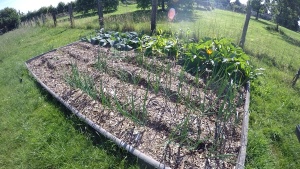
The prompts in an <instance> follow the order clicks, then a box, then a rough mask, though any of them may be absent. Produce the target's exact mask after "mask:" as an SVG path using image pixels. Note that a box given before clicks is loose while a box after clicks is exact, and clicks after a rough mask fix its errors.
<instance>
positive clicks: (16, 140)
mask: <svg viewBox="0 0 300 169" xmlns="http://www.w3.org/2000/svg"><path fill="white" fill-rule="evenodd" d="M87 33H89V32H88V31H83V30H79V29H69V30H67V29H62V28H57V29H47V28H30V29H18V30H15V31H13V32H9V33H7V34H5V35H3V36H1V38H0V46H1V47H0V59H1V63H0V78H1V81H0V117H1V123H0V131H1V132H0V152H1V154H0V168H3V169H4V168H5V169H8V168H137V167H136V166H135V165H136V162H134V160H131V163H129V162H127V160H126V158H127V157H128V158H132V157H131V156H128V155H127V154H126V153H125V152H123V150H120V149H118V148H117V146H115V145H114V144H112V143H110V142H108V141H107V140H105V139H104V138H103V137H100V136H98V135H97V134H96V133H95V132H93V131H92V130H91V129H90V128H89V127H87V126H86V125H85V124H84V123H82V122H81V121H80V120H78V119H77V118H76V117H73V116H72V115H71V113H70V112H69V111H68V110H67V109H65V108H63V106H61V105H60V104H58V103H57V101H55V100H54V99H53V98H52V97H50V96H49V94H47V93H46V92H45V91H44V90H43V89H42V88H41V87H40V86H39V85H38V84H37V83H36V82H35V80H34V79H33V78H32V77H31V76H30V75H29V74H28V71H27V69H26V67H25V65H24V62H25V61H26V60H28V59H29V58H31V57H32V56H36V55H38V54H41V53H43V52H46V51H48V50H50V49H53V48H56V47H59V46H62V45H66V44H68V43H70V42H73V41H76V40H78V38H79V36H80V35H83V34H87ZM20 79H22V82H20Z"/></svg>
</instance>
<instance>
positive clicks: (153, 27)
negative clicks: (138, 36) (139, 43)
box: [151, 0, 157, 35]
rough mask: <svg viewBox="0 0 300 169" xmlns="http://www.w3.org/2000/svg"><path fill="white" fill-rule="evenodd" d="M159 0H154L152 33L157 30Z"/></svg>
mask: <svg viewBox="0 0 300 169" xmlns="http://www.w3.org/2000/svg"><path fill="white" fill-rule="evenodd" d="M156 15H157V0H152V13H151V35H152V34H153V33H154V32H155V30H156Z"/></svg>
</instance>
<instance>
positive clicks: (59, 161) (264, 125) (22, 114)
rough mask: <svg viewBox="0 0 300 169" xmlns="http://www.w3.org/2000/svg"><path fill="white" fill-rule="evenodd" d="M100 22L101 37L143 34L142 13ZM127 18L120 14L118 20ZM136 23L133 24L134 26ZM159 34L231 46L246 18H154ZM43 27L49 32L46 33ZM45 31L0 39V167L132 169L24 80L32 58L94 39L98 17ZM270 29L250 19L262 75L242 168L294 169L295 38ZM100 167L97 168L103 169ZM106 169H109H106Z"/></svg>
mask: <svg viewBox="0 0 300 169" xmlns="http://www.w3.org/2000/svg"><path fill="white" fill-rule="evenodd" d="M117 12H118V15H115V14H116V13H111V14H106V15H105V17H106V23H105V24H106V25H107V29H115V30H119V31H122V30H136V31H144V32H148V31H149V29H150V24H149V23H150V22H149V21H150V18H149V15H148V13H147V12H146V13H144V12H141V11H137V10H135V8H134V6H128V7H125V6H123V7H122V8H120V10H119V11H117ZM123 12H124V13H126V12H130V13H127V14H122V13H123ZM135 16H140V18H139V19H135V18H136V17H135ZM158 18H159V21H158V29H164V30H172V31H174V32H180V29H182V32H183V33H184V34H186V35H189V36H193V37H196V38H202V37H227V38H231V39H232V40H233V41H234V42H236V43H237V42H238V41H239V38H240V36H241V31H242V26H243V23H244V19H245V16H244V15H242V14H237V13H232V12H228V11H223V10H214V11H195V13H194V14H189V13H178V15H177V18H176V19H175V21H174V22H172V23H170V22H167V18H166V14H165V13H161V14H159V17H158ZM47 24H48V25H47ZM47 24H46V26H44V27H27V28H26V27H24V28H22V29H18V30H15V31H13V32H9V33H7V34H4V35H2V36H0V79H5V80H1V81H0V116H1V123H0V130H1V132H0V152H1V154H0V166H1V167H3V168H40V167H41V166H44V168H84V167H85V166H86V167H89V168H93V167H96V168H108V167H109V166H110V167H111V168H118V167H119V168H128V167H132V168H138V167H137V166H136V162H135V161H134V160H132V159H130V160H128V159H126V157H127V154H125V153H124V152H120V150H119V149H117V148H116V147H115V146H114V145H112V144H108V143H107V144H103V143H102V142H103V140H102V138H101V137H98V136H97V135H96V134H94V133H93V132H91V131H90V130H89V129H86V126H85V125H84V124H82V123H80V122H79V121H78V120H77V119H76V118H74V117H73V116H71V115H70V114H68V113H64V112H67V111H66V110H65V109H64V108H62V107H61V106H60V105H59V104H57V103H56V101H53V99H52V98H51V97H49V96H48V95H47V94H46V93H45V92H44V91H43V90H42V89H41V88H40V87H39V86H38V85H37V84H36V83H35V82H34V80H33V79H32V78H31V76H30V75H28V72H27V70H26V68H25V65H24V62H25V61H26V60H27V59H29V58H31V57H33V56H36V55H38V54H41V53H43V52H46V51H49V50H51V49H53V48H56V47H59V46H62V45H65V44H68V43H70V42H73V41H76V40H78V39H79V38H80V37H82V36H86V35H90V34H93V32H94V29H96V28H97V27H98V21H97V16H92V17H87V18H82V19H78V20H75V26H76V28H75V29H69V22H63V23H58V27H57V28H52V26H51V22H50V21H49V23H47ZM272 26H274V24H273V23H271V22H268V21H264V20H259V21H256V20H254V19H251V21H250V25H249V29H248V34H247V38H246V44H245V51H246V52H247V53H248V54H249V55H250V56H251V63H252V64H254V65H255V66H256V67H257V68H260V67H263V68H265V69H266V70H265V72H264V75H263V76H262V77H260V78H259V79H258V80H256V81H254V82H252V83H251V87H252V90H251V105H250V110H251V114H250V129H249V144H248V149H247V161H246V162H247V163H246V167H247V168H299V167H300V162H299V161H298V156H299V154H300V144H299V142H298V140H297V138H296V136H295V134H294V131H295V126H296V125H297V124H299V123H300V116H299V110H300V102H299V100H300V99H299V92H300V84H296V86H295V88H292V87H291V81H292V78H293V76H294V74H295V73H296V71H297V70H298V68H299V67H300V59H299V55H298V53H300V47H299V45H300V36H299V34H298V33H295V32H292V31H289V30H287V29H284V28H281V30H282V32H281V33H278V32H275V31H273V29H272ZM102 166H103V167H102ZM105 166H108V167H105ZM1 167H0V168H1Z"/></svg>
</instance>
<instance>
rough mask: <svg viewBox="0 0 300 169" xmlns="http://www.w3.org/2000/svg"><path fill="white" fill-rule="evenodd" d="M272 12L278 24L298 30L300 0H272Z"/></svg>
mask: <svg viewBox="0 0 300 169" xmlns="http://www.w3.org/2000/svg"><path fill="white" fill-rule="evenodd" d="M271 12H272V14H273V15H274V17H275V18H274V19H275V21H276V23H277V24H279V25H282V26H284V27H286V28H288V29H292V30H294V31H297V30H298V28H299V25H298V21H299V17H300V1H295V0H274V1H271Z"/></svg>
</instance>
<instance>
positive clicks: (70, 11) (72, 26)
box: [69, 3, 74, 28]
mask: <svg viewBox="0 0 300 169" xmlns="http://www.w3.org/2000/svg"><path fill="white" fill-rule="evenodd" d="M69 15H70V22H71V28H74V17H73V8H72V3H69Z"/></svg>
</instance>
